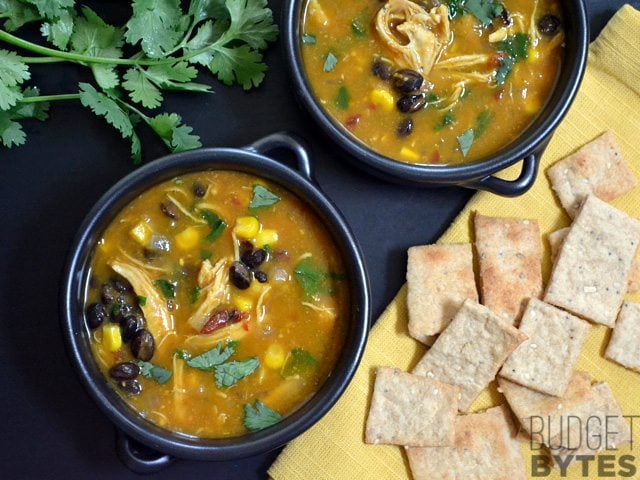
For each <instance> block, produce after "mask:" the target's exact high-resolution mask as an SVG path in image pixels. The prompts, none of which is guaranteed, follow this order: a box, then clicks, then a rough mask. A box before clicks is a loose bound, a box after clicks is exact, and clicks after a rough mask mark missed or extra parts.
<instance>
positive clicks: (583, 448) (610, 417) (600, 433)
mask: <svg viewBox="0 0 640 480" xmlns="http://www.w3.org/2000/svg"><path fill="white" fill-rule="evenodd" d="M591 390H592V393H593V395H592V397H591V400H590V401H589V402H588V403H587V404H585V405H584V406H583V411H582V412H581V414H580V415H579V417H580V420H581V422H580V423H581V427H582V428H581V434H580V442H579V446H578V447H577V448H558V449H554V448H552V449H550V450H551V454H552V457H553V460H554V462H555V463H556V465H557V464H558V463H559V461H561V462H562V464H563V465H565V466H567V465H570V464H571V463H572V462H573V461H575V460H576V457H578V456H582V455H596V454H597V453H599V452H601V451H603V450H609V451H611V450H617V449H619V448H620V447H622V446H624V445H626V444H627V443H629V441H631V439H632V437H631V429H630V427H629V425H628V423H627V422H626V420H625V419H624V417H623V413H622V409H621V408H620V406H619V405H618V402H617V401H616V399H615V397H614V395H613V392H612V391H611V388H610V387H609V384H608V383H606V382H602V383H596V384H595V385H592V386H591Z"/></svg>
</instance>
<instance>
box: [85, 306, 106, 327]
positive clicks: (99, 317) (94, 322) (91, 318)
mask: <svg viewBox="0 0 640 480" xmlns="http://www.w3.org/2000/svg"><path fill="white" fill-rule="evenodd" d="M86 317H87V325H89V328H98V327H99V326H100V325H102V322H104V319H105V318H107V309H106V308H104V305H103V304H101V303H92V304H91V305H89V308H87V315H86Z"/></svg>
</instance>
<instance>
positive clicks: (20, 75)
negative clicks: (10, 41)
mask: <svg viewBox="0 0 640 480" xmlns="http://www.w3.org/2000/svg"><path fill="white" fill-rule="evenodd" d="M29 78H31V74H30V73H29V67H28V66H27V64H26V63H24V62H23V61H22V60H21V59H20V57H18V55H16V54H15V53H14V52H9V51H7V50H0V110H8V109H9V107H13V106H14V105H15V104H16V103H17V102H18V100H20V99H22V92H21V91H20V89H19V88H18V87H17V86H18V85H20V84H21V83H23V82H24V81H25V80H28V79H29Z"/></svg>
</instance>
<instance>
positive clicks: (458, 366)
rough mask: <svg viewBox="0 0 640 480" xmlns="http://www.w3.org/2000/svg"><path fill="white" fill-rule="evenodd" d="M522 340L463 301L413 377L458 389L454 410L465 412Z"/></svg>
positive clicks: (499, 319)
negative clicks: (459, 393) (416, 376)
mask: <svg viewBox="0 0 640 480" xmlns="http://www.w3.org/2000/svg"><path fill="white" fill-rule="evenodd" d="M526 338H527V336H526V335H524V334H522V333H520V332H519V331H518V329H517V328H515V327H514V326H513V325H509V324H508V323H507V322H506V321H505V320H504V319H503V318H502V317H499V316H497V315H496V314H494V313H493V312H491V311H490V310H489V309H488V308H487V307H484V306H483V305H480V304H478V303H476V302H473V301H471V300H466V301H465V302H464V304H463V305H462V307H461V308H460V310H459V311H458V313H457V315H456V316H455V317H454V319H453V320H452V321H451V323H450V324H449V326H448V327H447V328H446V329H445V330H444V332H442V333H441V334H440V336H439V337H438V339H437V340H436V341H435V343H434V344H433V346H432V347H431V348H430V349H429V350H428V351H427V353H425V354H424V356H423V357H422V359H421V360H420V361H419V362H418V364H417V365H416V367H415V368H414V369H413V373H414V374H416V375H423V376H426V377H427V378H431V379H433V380H437V381H440V382H444V383H448V384H449V385H456V386H458V387H460V389H461V390H462V396H461V398H460V402H459V405H458V407H459V409H460V410H461V411H463V412H466V411H467V410H469V407H470V406H471V404H472V403H473V401H474V400H475V398H476V397H477V396H478V395H479V394H480V392H481V391H482V390H483V389H484V388H485V387H486V386H487V385H488V384H489V382H491V381H492V380H493V379H494V378H495V376H496V373H497V372H498V370H499V369H500V366H501V365H502V363H503V362H504V361H505V359H506V358H507V357H508V356H509V354H510V353H511V352H513V351H514V350H515V348H516V347H517V346H518V345H520V344H521V343H522V342H523V341H524V340H525V339H526Z"/></svg>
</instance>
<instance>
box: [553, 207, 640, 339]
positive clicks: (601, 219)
mask: <svg viewBox="0 0 640 480" xmlns="http://www.w3.org/2000/svg"><path fill="white" fill-rule="evenodd" d="M639 243H640V223H639V222H638V221H637V220H635V219H632V218H631V217H629V216H627V215H626V214H624V213H623V212H621V211H620V210H618V209H616V208H615V207H612V206H611V205H609V204H608V203H605V202H603V201H602V200H600V199H599V198H597V197H595V196H594V195H589V196H588V197H587V199H586V200H585V202H584V204H583V205H582V208H581V209H580V213H579V214H578V216H577V217H576V219H575V221H574V222H573V225H572V226H571V230H569V233H568V234H567V237H566V238H565V240H564V242H562V247H561V248H560V252H559V253H558V258H557V259H556V261H555V263H554V266H553V271H552V272H551V278H550V280H549V284H548V285H547V291H546V293H545V296H544V300H545V302H547V303H550V304H552V305H556V306H558V307H561V308H564V309H565V310H568V311H570V312H573V313H574V314H576V315H579V316H581V317H584V318H586V319H588V320H591V321H592V322H595V323H601V324H603V325H607V326H609V327H613V325H614V323H615V320H616V317H617V315H618V310H619V309H620V307H621V306H622V301H623V299H624V294H625V292H626V289H627V282H628V280H629V275H630V272H631V265H632V262H633V259H634V257H635V256H636V250H637V249H638V244H639Z"/></svg>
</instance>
